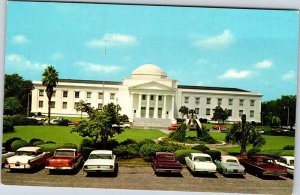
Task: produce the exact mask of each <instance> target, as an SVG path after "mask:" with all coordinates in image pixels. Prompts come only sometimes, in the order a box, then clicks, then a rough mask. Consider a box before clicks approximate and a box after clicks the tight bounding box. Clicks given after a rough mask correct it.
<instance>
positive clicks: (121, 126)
mask: <svg viewBox="0 0 300 195" xmlns="http://www.w3.org/2000/svg"><path fill="white" fill-rule="evenodd" d="M112 127H120V128H130V124H128V123H120V124H119V125H118V124H113V125H112Z"/></svg>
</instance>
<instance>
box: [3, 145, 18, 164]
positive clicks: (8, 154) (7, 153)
mask: <svg viewBox="0 0 300 195" xmlns="http://www.w3.org/2000/svg"><path fill="white" fill-rule="evenodd" d="M13 155H15V153H14V152H7V151H6V150H5V148H4V147H2V161H1V162H2V165H1V167H3V166H4V165H5V163H6V159H7V158H9V157H11V156H13Z"/></svg>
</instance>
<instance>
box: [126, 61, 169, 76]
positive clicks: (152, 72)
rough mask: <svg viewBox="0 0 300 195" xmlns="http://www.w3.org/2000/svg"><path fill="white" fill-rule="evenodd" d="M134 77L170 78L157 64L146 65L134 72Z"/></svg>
mask: <svg viewBox="0 0 300 195" xmlns="http://www.w3.org/2000/svg"><path fill="white" fill-rule="evenodd" d="M131 75H132V77H152V78H154V77H155V78H161V79H163V78H168V76H167V74H166V73H165V71H163V70H162V69H161V68H160V67H158V66H156V65H155V64H144V65H142V66H139V67H138V68H136V69H135V70H134V71H133V72H132V74H131Z"/></svg>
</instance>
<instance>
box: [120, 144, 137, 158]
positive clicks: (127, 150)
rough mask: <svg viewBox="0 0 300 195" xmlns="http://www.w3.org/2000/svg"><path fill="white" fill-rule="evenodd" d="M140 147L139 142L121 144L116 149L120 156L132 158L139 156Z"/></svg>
mask: <svg viewBox="0 0 300 195" xmlns="http://www.w3.org/2000/svg"><path fill="white" fill-rule="evenodd" d="M139 150H140V147H139V145H138V144H129V145H120V146H118V147H116V148H115V149H114V153H115V154H116V156H117V157H118V158H122V159H132V158H136V157H139Z"/></svg>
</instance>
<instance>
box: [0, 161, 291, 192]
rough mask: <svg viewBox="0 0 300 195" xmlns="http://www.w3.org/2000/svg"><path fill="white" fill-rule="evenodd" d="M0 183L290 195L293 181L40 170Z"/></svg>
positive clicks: (125, 169)
mask: <svg viewBox="0 0 300 195" xmlns="http://www.w3.org/2000/svg"><path fill="white" fill-rule="evenodd" d="M1 174H2V183H3V184H9V185H29V186H56V187H83V188H85V187H91V188H110V189H140V190H167V191H170V190H172V191H174V190H175V191H196V192H197V191H198V192H230V193H257V194H285V195H286V194H291V193H292V186H293V180H292V179H289V178H285V177H282V178H277V179H274V178H272V179H270V178H269V179H261V178H257V177H255V176H253V175H250V174H246V175H245V177H243V178H228V177H223V176H222V175H220V174H216V176H215V177H200V176H197V177H194V176H192V175H191V174H190V172H189V171H188V170H187V169H186V168H184V169H183V171H182V174H181V175H176V176H156V175H155V174H154V173H153V170H152V168H151V167H148V166H135V167H132V166H131V167H130V166H124V165H121V166H120V168H119V174H118V176H117V177H113V176H110V175H105V176H103V175H102V176H96V177H95V176H92V177H87V176H86V174H85V173H84V172H83V171H82V170H80V171H79V172H78V173H76V174H75V175H66V174H64V175H61V174H59V175H57V174H56V175H50V174H49V173H48V171H46V170H45V169H44V170H41V171H38V172H36V173H11V172H8V171H7V170H2V171H1Z"/></svg>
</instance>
